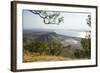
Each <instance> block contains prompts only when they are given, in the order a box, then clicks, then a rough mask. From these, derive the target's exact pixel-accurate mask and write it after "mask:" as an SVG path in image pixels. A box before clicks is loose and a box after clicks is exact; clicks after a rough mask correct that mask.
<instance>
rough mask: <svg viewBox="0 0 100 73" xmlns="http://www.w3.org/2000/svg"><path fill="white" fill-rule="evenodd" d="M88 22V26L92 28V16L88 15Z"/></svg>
mask: <svg viewBox="0 0 100 73" xmlns="http://www.w3.org/2000/svg"><path fill="white" fill-rule="evenodd" d="M86 20H87V24H88V26H89V27H91V15H88V18H87V19H86Z"/></svg>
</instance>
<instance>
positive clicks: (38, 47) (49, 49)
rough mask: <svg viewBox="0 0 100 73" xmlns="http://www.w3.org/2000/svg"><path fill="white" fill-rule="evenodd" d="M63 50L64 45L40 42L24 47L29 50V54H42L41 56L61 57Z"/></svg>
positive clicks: (35, 41) (34, 41)
mask: <svg viewBox="0 0 100 73" xmlns="http://www.w3.org/2000/svg"><path fill="white" fill-rule="evenodd" d="M62 48H63V47H62V44H60V43H58V42H55V41H50V42H45V41H44V42H43V41H38V40H33V41H32V42H31V43H28V44H26V45H25V46H24V49H26V50H28V51H29V52H31V53H40V55H45V54H46V55H60V54H61V51H62Z"/></svg>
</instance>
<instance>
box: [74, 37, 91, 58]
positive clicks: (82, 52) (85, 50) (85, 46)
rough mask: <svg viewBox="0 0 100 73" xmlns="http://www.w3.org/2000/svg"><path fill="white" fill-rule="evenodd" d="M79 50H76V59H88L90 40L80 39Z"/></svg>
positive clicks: (89, 55)
mask: <svg viewBox="0 0 100 73" xmlns="http://www.w3.org/2000/svg"><path fill="white" fill-rule="evenodd" d="M80 42H81V45H82V48H81V49H76V50H75V51H74V55H75V57H77V58H90V57H91V39H90V38H88V39H86V38H81V41H80Z"/></svg>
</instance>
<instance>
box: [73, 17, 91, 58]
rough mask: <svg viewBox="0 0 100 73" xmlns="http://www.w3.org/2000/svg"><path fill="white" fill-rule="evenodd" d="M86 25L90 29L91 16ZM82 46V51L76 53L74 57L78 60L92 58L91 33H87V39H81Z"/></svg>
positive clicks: (78, 50)
mask: <svg viewBox="0 0 100 73" xmlns="http://www.w3.org/2000/svg"><path fill="white" fill-rule="evenodd" d="M86 21H87V22H86V23H87V25H88V26H89V27H91V15H88V17H87V19H86ZM80 43H81V46H82V49H77V50H75V52H74V55H75V56H76V57H77V58H90V57H91V31H87V32H86V36H85V38H81V41H80Z"/></svg>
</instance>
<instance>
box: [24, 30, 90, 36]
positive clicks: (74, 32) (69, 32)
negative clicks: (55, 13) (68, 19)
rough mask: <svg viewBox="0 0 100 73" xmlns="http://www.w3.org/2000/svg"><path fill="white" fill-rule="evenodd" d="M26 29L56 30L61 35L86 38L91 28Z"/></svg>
mask: <svg viewBox="0 0 100 73" xmlns="http://www.w3.org/2000/svg"><path fill="white" fill-rule="evenodd" d="M25 31H33V32H56V33H57V34H60V35H65V36H71V37H80V38H85V35H86V32H87V31H89V30H67V29H31V30H24V32H25Z"/></svg>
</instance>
